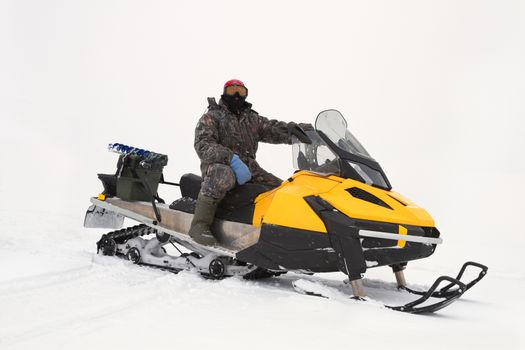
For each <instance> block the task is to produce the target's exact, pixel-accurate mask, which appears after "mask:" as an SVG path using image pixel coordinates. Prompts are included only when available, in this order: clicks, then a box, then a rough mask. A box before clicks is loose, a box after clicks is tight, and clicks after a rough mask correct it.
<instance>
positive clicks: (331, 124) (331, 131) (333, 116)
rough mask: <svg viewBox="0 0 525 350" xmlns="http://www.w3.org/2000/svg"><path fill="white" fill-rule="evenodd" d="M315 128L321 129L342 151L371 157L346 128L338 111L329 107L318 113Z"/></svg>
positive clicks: (343, 119)
mask: <svg viewBox="0 0 525 350" xmlns="http://www.w3.org/2000/svg"><path fill="white" fill-rule="evenodd" d="M315 128H316V129H317V130H319V131H322V132H323V133H324V134H325V135H326V136H327V137H328V138H329V139H330V141H332V142H333V143H334V144H335V145H337V146H338V147H339V148H341V149H342V150H343V151H346V152H350V153H353V154H356V155H359V156H362V157H367V158H371V157H370V154H368V152H367V151H366V149H365V148H364V147H363V145H361V143H360V142H359V141H358V140H357V139H356V138H355V136H354V135H352V133H351V132H350V131H349V130H348V125H347V124H346V120H345V118H344V117H343V115H342V114H341V113H340V112H339V111H336V110H334V109H329V110H327V111H323V112H321V113H319V115H318V116H317V119H316V121H315Z"/></svg>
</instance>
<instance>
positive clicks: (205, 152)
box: [194, 113, 233, 165]
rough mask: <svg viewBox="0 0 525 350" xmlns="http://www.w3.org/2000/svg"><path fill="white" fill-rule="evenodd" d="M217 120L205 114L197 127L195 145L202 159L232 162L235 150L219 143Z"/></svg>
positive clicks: (221, 162) (208, 161) (205, 160)
mask: <svg viewBox="0 0 525 350" xmlns="http://www.w3.org/2000/svg"><path fill="white" fill-rule="evenodd" d="M218 142H219V131H218V129H217V121H216V120H215V119H214V118H213V117H212V116H211V115H209V114H208V113H206V114H204V115H203V116H202V117H201V119H199V122H198V123H197V127H196V128H195V142H194V147H195V151H197V155H198V156H199V158H200V159H201V161H203V162H206V163H220V164H228V165H229V164H230V161H231V159H232V157H233V152H232V151H231V150H230V149H229V148H227V147H224V146H223V145H221V144H219V143H218Z"/></svg>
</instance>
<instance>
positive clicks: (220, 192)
mask: <svg viewBox="0 0 525 350" xmlns="http://www.w3.org/2000/svg"><path fill="white" fill-rule="evenodd" d="M251 182H253V183H258V184H263V185H267V186H272V187H277V186H279V185H280V184H281V182H282V180H281V179H279V178H278V177H277V176H275V175H273V174H270V173H269V172H267V171H265V170H263V169H261V168H259V169H257V171H256V172H252V180H251ZM236 185H237V180H236V178H235V173H234V172H233V170H232V168H231V167H230V166H228V165H224V164H218V163H217V164H210V165H209V166H208V169H207V171H206V175H205V176H204V180H203V181H202V185H201V194H203V195H205V196H207V197H212V198H215V199H223V198H224V196H225V195H226V192H228V191H230V190H232V189H233V188H234V187H235V186H236Z"/></svg>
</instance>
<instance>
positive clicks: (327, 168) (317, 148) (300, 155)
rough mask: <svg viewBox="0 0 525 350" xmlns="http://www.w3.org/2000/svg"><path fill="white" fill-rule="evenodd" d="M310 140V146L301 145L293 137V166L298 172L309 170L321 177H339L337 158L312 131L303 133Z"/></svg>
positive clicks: (339, 169) (339, 170)
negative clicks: (321, 175)
mask: <svg viewBox="0 0 525 350" xmlns="http://www.w3.org/2000/svg"><path fill="white" fill-rule="evenodd" d="M305 133H306V135H308V137H309V138H310V140H312V143H311V144H308V145H307V144H305V143H301V141H299V140H298V139H297V137H295V136H294V137H293V141H292V144H293V146H292V150H293V165H294V168H295V169H298V170H309V171H313V172H315V173H319V174H323V175H337V176H340V175H341V168H340V166H339V157H338V156H337V155H336V154H335V153H334V152H332V150H331V149H330V147H328V145H327V144H326V142H324V141H323V140H322V139H321V138H320V137H319V134H318V133H317V132H316V131H314V130H310V131H305Z"/></svg>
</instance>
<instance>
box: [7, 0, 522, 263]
mask: <svg viewBox="0 0 525 350" xmlns="http://www.w3.org/2000/svg"><path fill="white" fill-rule="evenodd" d="M524 23H525V3H524V2H523V1H457V0H456V1H421V0H417V1H416V0H414V1H322V2H321V1H311V2H309V1H286V2H284V1H264V2H262V1H261V2H248V1H114V0H104V1H65V0H64V1H25V0H16V1H15V0H7V1H6V0H3V1H2V2H0V120H1V125H2V134H1V135H2V136H1V137H0V159H1V160H2V166H1V168H0V169H1V171H0V196H1V198H2V199H1V201H0V209H1V208H7V207H12V206H15V205H22V204H24V203H28V204H27V205H30V207H31V210H39V211H49V212H50V213H60V215H67V216H71V217H78V220H79V225H80V224H81V220H82V216H83V212H84V210H85V208H86V207H87V206H88V204H89V203H88V198H89V197H90V196H93V195H96V194H97V193H98V192H99V191H100V190H101V185H100V184H99V183H98V180H97V178H96V173H98V172H102V173H106V172H112V171H114V167H115V163H116V156H115V155H113V154H110V153H108V152H107V151H106V150H105V148H106V145H107V144H108V143H112V142H121V143H127V144H130V145H134V146H140V147H144V148H149V149H151V150H154V151H157V152H160V153H166V154H168V155H169V157H170V160H169V164H168V166H167V168H166V172H165V174H166V178H167V179H169V180H172V181H178V178H179V177H180V175H182V174H183V173H186V172H197V171H198V159H197V156H196V154H195V152H194V150H193V128H194V126H195V123H196V122H197V119H198V118H199V117H200V116H201V115H202V112H203V111H204V109H205V108H206V97H207V96H216V97H218V96H219V95H220V93H221V90H222V84H223V83H224V82H225V81H226V80H228V79H230V78H239V79H242V80H244V81H245V83H246V84H247V86H248V88H249V90H250V96H249V100H250V101H251V102H252V103H253V104H254V109H255V110H257V111H258V112H259V113H260V114H262V115H265V116H267V117H270V118H277V119H281V120H285V121H291V120H294V121H298V122H299V121H301V122H313V121H314V120H315V116H316V115H317V113H318V112H319V111H321V110H323V109H327V108H335V109H338V110H340V111H341V112H342V113H343V115H345V116H346V117H347V119H348V121H349V126H350V128H351V130H352V132H353V133H354V134H355V135H356V136H357V137H358V138H359V139H360V141H361V143H363V145H364V146H365V147H366V148H367V149H368V151H369V152H370V153H371V154H372V156H374V157H375V158H376V159H377V160H378V161H379V162H380V163H381V164H382V166H383V168H384V170H385V171H386V173H387V174H388V175H389V177H390V181H391V182H392V184H393V186H394V190H396V191H398V192H400V193H402V194H404V195H406V196H407V197H408V198H410V199H412V200H413V201H415V202H416V203H418V204H420V205H421V206H423V207H425V208H426V209H427V210H428V211H429V212H430V213H431V214H432V215H433V216H434V218H435V219H436V222H437V226H438V228H440V230H441V231H442V234H443V236H442V237H443V238H444V240H445V244H444V246H443V247H440V249H445V248H444V247H446V252H448V253H446V252H443V254H442V255H441V259H443V260H444V261H445V260H446V258H447V254H452V256H455V255H454V254H456V255H462V253H463V252H464V251H465V250H468V251H469V254H470V255H469V256H471V257H472V258H476V257H481V258H482V259H481V260H483V259H485V261H487V260H488V262H489V263H490V262H493V263H497V264H500V265H498V266H499V268H501V269H502V270H503V269H505V268H507V267H511V268H512V263H517V262H518V255H513V254H509V253H508V252H507V253H506V249H507V248H505V249H504V247H503V246H507V245H508V244H510V245H512V246H521V245H523V243H525V239H524V238H523V235H524V234H525V230H524V229H523V227H524V226H523V220H521V216H522V215H523V214H522V213H523V210H524V209H525V206H524V205H523V201H524V199H523V198H524V195H525V191H524V190H523V181H524V180H525V165H524V161H523V158H524V157H523V151H524V149H525V141H524V138H525V128H524V122H523V119H524V118H525V102H524V101H525V99H524V97H525V83H524V81H525V64H524V62H525V40H524V37H525V28H524V26H525V24H524ZM290 154H291V148H290V147H289V146H271V145H261V148H260V152H259V155H258V160H259V162H260V164H261V165H262V166H263V167H265V168H266V169H268V170H270V171H273V172H274V173H275V174H276V175H278V176H280V177H284V178H285V177H287V176H288V175H289V174H291V172H292V169H291V157H290ZM164 191H165V192H164V193H165V195H164V196H165V197H166V199H167V200H168V201H171V200H173V199H175V198H176V196H177V195H178V191H174V190H164ZM161 194H162V191H161ZM500 235H501V240H504V241H505V242H506V243H502V245H501V247H500V248H496V247H495V246H496V245H497V244H496V243H495V242H499V241H500ZM472 242H475V244H476V245H477V246H476V249H474V248H471V247H470V245H471V244H472ZM514 243H516V244H514ZM495 249H500V250H501V253H500V254H505V255H506V256H505V262H502V261H501V258H502V255H497V254H496V255H494V254H493V253H494V250H495ZM508 249H513V248H508ZM516 249H517V248H516ZM504 250H505V251H504ZM438 252H439V249H438ZM437 255H438V253H436V256H437ZM465 255H466V254H465ZM437 259H438V260H439V259H440V257H437Z"/></svg>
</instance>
